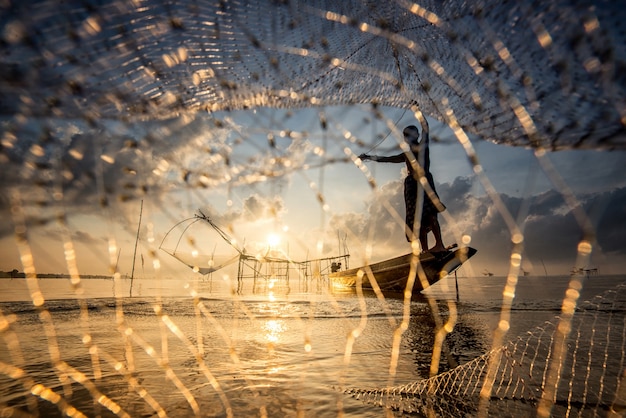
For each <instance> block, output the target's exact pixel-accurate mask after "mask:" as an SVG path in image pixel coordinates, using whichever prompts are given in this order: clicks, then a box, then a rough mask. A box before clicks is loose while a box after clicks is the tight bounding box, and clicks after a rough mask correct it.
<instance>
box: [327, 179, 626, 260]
mask: <svg viewBox="0 0 626 418" xmlns="http://www.w3.org/2000/svg"><path fill="white" fill-rule="evenodd" d="M437 191H438V193H439V195H440V197H441V199H442V201H443V202H444V203H445V204H446V206H447V208H448V209H447V210H448V214H449V215H450V216H452V218H453V220H454V223H453V224H448V223H446V222H444V221H442V216H441V215H440V223H441V224H442V230H443V233H444V241H445V242H446V243H451V242H453V240H454V239H455V234H454V233H456V236H458V235H461V234H468V235H470V236H471V238H472V241H471V245H472V246H473V247H475V248H477V249H479V252H480V254H481V257H482V258H483V259H484V260H487V261H486V262H487V263H491V264H500V265H503V264H508V262H509V259H510V255H511V250H512V248H513V244H512V243H511V232H510V231H509V228H508V226H507V224H506V222H505V221H504V217H503V216H502V214H501V213H499V212H498V210H497V209H496V207H495V205H494V204H493V202H492V201H491V199H490V198H489V197H488V196H486V195H476V194H475V193H474V191H473V188H472V182H471V180H470V179H469V178H465V177H458V178H456V179H455V180H454V181H453V182H451V183H444V184H441V185H438V186H437ZM499 196H500V199H501V200H502V202H503V203H504V205H505V207H506V208H507V210H508V211H509V212H510V213H511V215H512V216H513V219H520V220H521V221H520V222H521V225H522V227H523V231H524V235H525V237H524V248H525V257H527V258H528V259H529V260H530V261H531V263H538V262H539V261H540V260H542V261H545V262H553V263H561V264H567V263H571V264H572V265H573V262H574V260H575V258H576V248H577V246H578V243H579V242H580V240H581V239H582V238H583V228H582V227H581V225H580V224H579V222H578V220H577V218H576V216H574V212H573V210H572V209H573V208H571V207H569V206H568V205H567V203H566V201H565V199H564V198H563V196H562V195H561V194H560V193H559V192H557V191H554V190H549V191H546V192H543V193H540V194H537V195H533V196H529V197H527V198H522V197H514V196H509V195H507V194H505V193H500V194H499ZM402 199H403V198H402V185H401V182H400V181H395V182H390V183H388V184H386V185H385V186H384V187H382V188H381V189H380V190H379V191H378V192H377V193H376V194H374V195H373V196H372V198H371V200H370V201H369V202H368V206H367V211H366V213H364V214H357V213H345V214H338V215H336V216H334V217H333V219H332V220H331V228H345V229H346V230H349V231H351V233H352V234H353V236H354V237H356V238H357V239H358V240H360V241H362V242H373V243H375V246H376V252H377V253H380V254H386V255H399V254H400V253H403V252H407V251H408V250H409V249H410V247H408V246H407V244H406V242H403V235H402V225H401V224H398V222H396V221H395V220H394V219H393V217H392V216H391V215H390V212H389V211H388V210H387V209H388V208H389V207H391V208H393V209H394V210H396V211H398V214H399V216H400V217H401V219H404V204H403V200H402ZM577 199H578V202H579V204H580V207H581V209H582V212H584V213H585V214H586V215H587V216H588V218H589V220H590V222H591V225H592V227H593V230H594V231H595V234H596V241H597V247H599V248H597V250H598V251H601V252H602V253H605V254H611V255H626V238H625V237H626V222H624V219H626V187H622V188H618V189H615V190H612V191H608V192H603V193H587V194H582V195H579V196H577ZM452 228H454V230H451V229H452Z"/></svg>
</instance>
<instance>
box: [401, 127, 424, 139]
mask: <svg viewBox="0 0 626 418" xmlns="http://www.w3.org/2000/svg"><path fill="white" fill-rule="evenodd" d="M402 133H403V134H404V140H405V141H406V142H408V143H409V144H418V143H419V138H420V131H418V130H417V126H415V125H410V126H407V127H406V128H404V130H403V131H402Z"/></svg>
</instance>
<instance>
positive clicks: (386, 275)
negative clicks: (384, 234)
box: [328, 247, 476, 293]
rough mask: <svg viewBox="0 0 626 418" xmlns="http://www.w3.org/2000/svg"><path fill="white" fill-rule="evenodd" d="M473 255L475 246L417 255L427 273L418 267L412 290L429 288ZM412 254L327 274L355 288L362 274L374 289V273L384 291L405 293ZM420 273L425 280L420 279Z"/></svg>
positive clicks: (365, 283) (336, 282) (365, 284)
mask: <svg viewBox="0 0 626 418" xmlns="http://www.w3.org/2000/svg"><path fill="white" fill-rule="evenodd" d="M474 254H476V249H474V248H471V247H461V248H458V249H456V250H450V251H446V252H444V253H436V254H431V253H423V254H420V255H419V256H417V257H418V259H419V264H420V265H421V267H422V270H423V272H424V274H423V275H421V274H420V273H419V271H420V269H419V266H418V268H417V270H416V271H417V272H418V273H417V275H416V276H415V284H414V285H413V293H419V292H421V291H422V290H424V289H425V288H426V287H428V286H430V285H432V284H434V283H436V282H438V281H439V280H440V279H442V278H444V277H446V276H447V275H449V274H451V273H453V272H454V271H455V270H456V269H458V268H459V267H461V265H462V264H463V263H464V262H465V261H467V260H468V259H469V258H470V257H472V256H473V255H474ZM413 257H414V255H413V254H412V253H409V254H405V255H402V256H400V257H396V258H392V259H389V260H385V261H380V262H378V263H373V264H369V265H366V266H362V267H357V268H352V269H348V270H343V271H337V272H333V273H330V274H329V275H328V278H329V279H330V281H331V283H332V285H333V286H335V287H355V286H356V285H357V280H358V275H362V286H363V288H364V289H373V288H374V286H373V285H372V283H371V282H370V277H372V276H373V277H374V279H375V280H376V283H377V285H378V287H379V288H380V289H381V290H382V291H388V292H404V289H405V288H406V284H407V280H408V278H409V273H410V270H411V261H412V259H413ZM420 276H421V277H422V279H420ZM424 279H425V280H424Z"/></svg>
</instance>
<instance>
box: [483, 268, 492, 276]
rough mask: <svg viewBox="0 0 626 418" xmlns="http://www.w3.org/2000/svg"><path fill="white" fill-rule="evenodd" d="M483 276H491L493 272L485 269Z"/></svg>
mask: <svg viewBox="0 0 626 418" xmlns="http://www.w3.org/2000/svg"><path fill="white" fill-rule="evenodd" d="M483 276H489V277H491V276H493V273H492V272H490V271H489V270H487V269H485V271H483Z"/></svg>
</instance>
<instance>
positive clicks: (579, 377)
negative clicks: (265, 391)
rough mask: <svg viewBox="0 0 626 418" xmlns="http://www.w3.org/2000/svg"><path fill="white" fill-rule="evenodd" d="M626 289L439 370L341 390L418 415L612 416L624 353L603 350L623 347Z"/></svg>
mask: <svg viewBox="0 0 626 418" xmlns="http://www.w3.org/2000/svg"><path fill="white" fill-rule="evenodd" d="M625 290H626V289H625V288H624V286H623V285H621V286H617V288H616V290H615V291H610V292H608V293H607V294H604V295H599V296H598V297H597V298H595V299H594V300H592V301H585V302H584V303H582V304H581V306H580V307H579V308H578V311H577V312H576V315H575V317H574V318H565V317H561V318H555V319H554V320H552V321H547V322H546V323H545V324H544V325H542V326H540V327H537V328H535V329H532V330H529V331H528V332H527V333H526V334H525V335H520V336H519V337H517V338H516V339H514V340H512V341H510V342H508V343H507V344H505V345H503V346H502V347H497V348H495V349H493V350H491V351H489V352H488V353H486V354H484V355H482V356H479V357H477V358H476V359H474V360H472V361H470V362H468V363H466V364H463V365H461V366H458V367H456V368H454V369H452V370H450V371H447V372H444V373H442V374H440V375H437V376H434V377H431V378H429V379H424V380H421V381H417V382H414V383H411V384H409V385H405V386H397V387H390V388H384V389H378V390H373V389H370V390H364V389H349V390H347V391H346V393H349V394H351V395H352V396H355V397H357V398H359V399H362V400H364V401H365V402H369V403H372V404H378V405H383V406H387V407H391V408H394V409H397V410H400V411H406V412H409V413H418V414H423V415H425V416H460V415H462V414H470V415H490V416H491V415H493V416H496V415H501V414H505V415H507V414H510V413H511V412H513V413H514V415H516V416H520V415H524V416H531V415H535V414H536V415H538V416H612V415H614V416H619V415H620V414H622V413H623V411H624V407H625V405H624V403H625V401H626V399H625V398H624V389H623V383H624V382H623V370H624V360H625V358H624V356H623V355H622V356H612V355H610V354H609V353H610V351H611V347H616V346H621V347H622V350H621V351H622V352H623V351H624V350H623V349H624V332H625V327H624V316H623V315H624V313H623V309H624V307H625V305H624V300H625V299H624V292H625ZM604 313H608V315H607V316H605V315H604ZM589 336H591V338H589ZM582 364H585V366H584V367H581V366H582ZM583 368H585V369H586V370H585V371H584V372H583V370H582V369H583Z"/></svg>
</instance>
